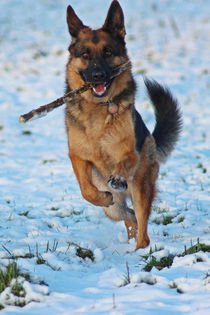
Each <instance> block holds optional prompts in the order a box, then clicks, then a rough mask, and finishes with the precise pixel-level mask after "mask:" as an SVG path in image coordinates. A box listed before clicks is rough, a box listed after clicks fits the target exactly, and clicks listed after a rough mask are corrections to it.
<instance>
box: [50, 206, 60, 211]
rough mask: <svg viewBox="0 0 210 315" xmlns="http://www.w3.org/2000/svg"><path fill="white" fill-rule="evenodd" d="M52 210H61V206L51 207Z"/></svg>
mask: <svg viewBox="0 0 210 315" xmlns="http://www.w3.org/2000/svg"><path fill="white" fill-rule="evenodd" d="M50 210H52V211H57V210H59V207H51V208H50Z"/></svg>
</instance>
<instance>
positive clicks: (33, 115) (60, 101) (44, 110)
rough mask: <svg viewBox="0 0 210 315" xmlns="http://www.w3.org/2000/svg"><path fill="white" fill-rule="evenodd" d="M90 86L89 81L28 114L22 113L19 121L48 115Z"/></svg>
mask: <svg viewBox="0 0 210 315" xmlns="http://www.w3.org/2000/svg"><path fill="white" fill-rule="evenodd" d="M90 87H91V84H90V83H87V84H85V85H83V86H82V87H80V88H79V89H77V90H74V91H70V92H69V93H67V94H65V95H64V96H62V97H60V98H58V99H57V100H55V101H53V102H51V103H49V104H46V105H43V106H40V107H39V108H37V109H33V110H31V111H30V112H28V113H27V114H24V115H21V116H20V117H19V122H20V123H21V124H24V123H26V122H27V121H29V120H34V119H37V118H40V117H43V116H46V115H47V113H49V112H51V111H52V110H53V109H54V108H57V107H59V106H61V105H63V104H64V103H66V102H71V101H72V100H73V99H74V97H75V96H76V95H79V94H81V93H83V92H85V91H87V90H88V89H89V88H90Z"/></svg>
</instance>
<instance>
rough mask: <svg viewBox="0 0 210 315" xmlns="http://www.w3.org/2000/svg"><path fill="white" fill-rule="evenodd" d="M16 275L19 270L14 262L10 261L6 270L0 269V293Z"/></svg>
mask: <svg viewBox="0 0 210 315" xmlns="http://www.w3.org/2000/svg"><path fill="white" fill-rule="evenodd" d="M18 276H19V272H18V268H17V264H16V263H15V262H12V263H10V264H9V265H8V266H7V267H6V270H4V271H2V270H0V293H1V292H3V291H4V290H5V289H6V288H7V287H8V286H9V285H10V283H11V281H12V279H16V278H17V277H18Z"/></svg>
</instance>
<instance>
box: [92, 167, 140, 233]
mask: <svg viewBox="0 0 210 315" xmlns="http://www.w3.org/2000/svg"><path fill="white" fill-rule="evenodd" d="M92 180H93V183H94V185H95V186H96V187H97V188H98V189H99V190H107V189H109V188H108V187H107V183H106V180H105V179H104V178H103V176H102V175H101V174H100V173H99V172H98V171H97V169H96V168H93V172H92ZM110 191H111V192H112V195H113V202H114V204H113V205H110V206H109V207H103V210H104V212H105V214H106V216H107V217H108V218H109V219H111V220H113V221H124V223H125V227H126V229H127V233H128V239H131V238H136V233H137V220H136V216H135V212H134V211H133V210H132V209H130V208H128V207H127V203H126V194H125V193H123V192H114V191H113V190H112V189H110Z"/></svg>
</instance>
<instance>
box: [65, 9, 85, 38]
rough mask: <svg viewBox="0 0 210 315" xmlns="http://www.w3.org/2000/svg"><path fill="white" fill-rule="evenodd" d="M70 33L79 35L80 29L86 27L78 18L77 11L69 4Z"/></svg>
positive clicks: (68, 20)
mask: <svg viewBox="0 0 210 315" xmlns="http://www.w3.org/2000/svg"><path fill="white" fill-rule="evenodd" d="M66 20H67V24H68V28H69V33H70V34H71V36H72V37H77V35H78V34H79V31H80V30H81V29H82V28H84V27H86V26H85V25H83V23H82V21H81V20H80V19H79V18H78V16H77V15H76V13H75V12H74V9H73V8H72V7H71V6H70V5H69V6H68V8H67V16H66Z"/></svg>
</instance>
